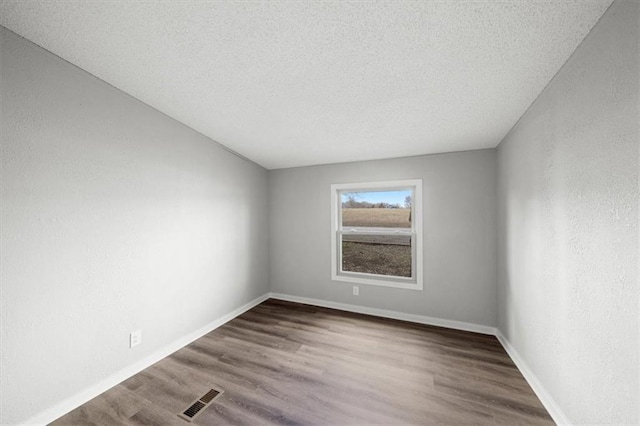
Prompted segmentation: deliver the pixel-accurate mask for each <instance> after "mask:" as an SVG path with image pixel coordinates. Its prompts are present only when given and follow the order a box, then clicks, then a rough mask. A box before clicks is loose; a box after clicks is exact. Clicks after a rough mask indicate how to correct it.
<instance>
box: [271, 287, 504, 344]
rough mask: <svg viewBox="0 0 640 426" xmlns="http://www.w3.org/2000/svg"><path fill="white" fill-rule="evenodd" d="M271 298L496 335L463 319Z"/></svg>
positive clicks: (284, 296) (277, 295)
mask: <svg viewBox="0 0 640 426" xmlns="http://www.w3.org/2000/svg"><path fill="white" fill-rule="evenodd" d="M270 296H271V298H273V299H279V300H285V301H289V302H297V303H305V304H307V305H314V306H321V307H323V308H332V309H338V310H340V311H348V312H355V313H358V314H367V315H374V316H377V317H383V318H392V319H397V320H403V321H409V322H415V323H419V324H426V325H435V326H438V327H446V328H453V329H455V330H463V331H472V332H474V333H481V334H490V335H492V336H495V334H496V329H495V327H489V326H486V325H478V324H472V323H468V322H462V321H453V320H446V319H441V318H433V317H427V316H424V315H415V314H405V313H403V312H397V311H388V310H386V309H377V308H369V307H366V306H358V305H349V304H346V303H337V302H330V301H327V300H320V299H311V298H308V297H299V296H291V295H288V294H282V293H270Z"/></svg>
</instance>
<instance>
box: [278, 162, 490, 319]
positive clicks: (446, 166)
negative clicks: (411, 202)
mask: <svg viewBox="0 0 640 426" xmlns="http://www.w3.org/2000/svg"><path fill="white" fill-rule="evenodd" d="M495 161H496V153H495V150H480V151H469V152H462V153H453V154H439V155H428V156H420V157H410V158H402V159H393V160H382V161H367V162H358V163H346V164H335V165H326V166H315V167H301V168H293V169H283V170H275V171H270V172H269V216H270V225H269V235H270V238H269V252H270V256H271V261H270V271H271V275H270V283H271V291H273V292H276V293H285V294H288V295H293V296H299V297H308V298H315V299H321V300H324V301H330V302H338V303H348V304H354V305H362V306H366V307H371V308H377V309H386V310H392V311H399V312H403V313H409V314H416V315H426V316H430V317H436V318H441V319H446V320H454V321H463V322H469V323H474V324H479V325H486V326H495V325H496V322H497V318H496V314H497V306H496V301H497V296H496V276H495V274H496V269H495V266H496V223H495V222H496V211H495V208H496V194H495V178H496V175H495ZM413 178H422V179H423V193H424V195H423V200H424V202H423V204H424V207H423V212H424V223H423V227H424V259H422V261H423V262H424V263H423V264H424V290H423V291H416V290H405V289H396V288H388V287H379V286H372V285H364V284H360V296H353V295H352V285H353V284H351V283H345V282H336V281H331V243H330V238H331V221H330V217H331V214H330V212H331V208H330V186H331V184H332V183H352V182H367V181H383V180H397V179H413Z"/></svg>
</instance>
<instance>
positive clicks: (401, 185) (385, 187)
mask: <svg viewBox="0 0 640 426" xmlns="http://www.w3.org/2000/svg"><path fill="white" fill-rule="evenodd" d="M406 189H412V190H413V199H412V202H411V204H412V212H411V229H410V230H407V231H404V230H403V231H398V230H392V231H389V232H388V233H389V235H397V233H398V232H403V233H406V234H408V235H411V237H412V244H411V247H412V259H411V268H412V277H411V278H406V277H395V276H390V275H378V274H368V273H364V272H350V271H343V270H342V244H340V240H341V239H340V235H341V234H344V233H346V232H348V231H347V230H345V229H342V199H341V198H342V197H341V194H342V193H344V192H363V191H392V190H406ZM358 232H365V233H369V232H367V231H358ZM371 233H377V234H381V233H382V234H386V233H387V232H386V231H380V230H377V231H373V232H371ZM422 239H423V238H422V179H407V180H395V181H383V182H363V183H336V184H332V185H331V279H332V280H333V281H343V282H349V283H356V284H371V285H378V286H384V287H395V288H404V289H411V290H422V286H423V281H422V275H423V256H422Z"/></svg>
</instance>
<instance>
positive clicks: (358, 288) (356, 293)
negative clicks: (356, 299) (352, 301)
mask: <svg viewBox="0 0 640 426" xmlns="http://www.w3.org/2000/svg"><path fill="white" fill-rule="evenodd" d="M359 294H360V287H358V286H357V285H354V286H353V295H354V296H358V295H359Z"/></svg>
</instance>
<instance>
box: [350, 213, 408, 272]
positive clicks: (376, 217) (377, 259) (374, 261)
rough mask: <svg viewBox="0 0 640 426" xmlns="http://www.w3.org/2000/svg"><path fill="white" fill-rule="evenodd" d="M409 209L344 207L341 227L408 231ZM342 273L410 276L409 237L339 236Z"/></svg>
mask: <svg viewBox="0 0 640 426" xmlns="http://www.w3.org/2000/svg"><path fill="white" fill-rule="evenodd" d="M410 212H411V209H387V208H343V209H342V226H343V227H349V226H352V227H370V228H405V229H406V228H411V221H410ZM342 270H343V271H349V272H364V273H369V274H378V275H390V276H396V277H411V236H410V235H349V234H343V237H342Z"/></svg>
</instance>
